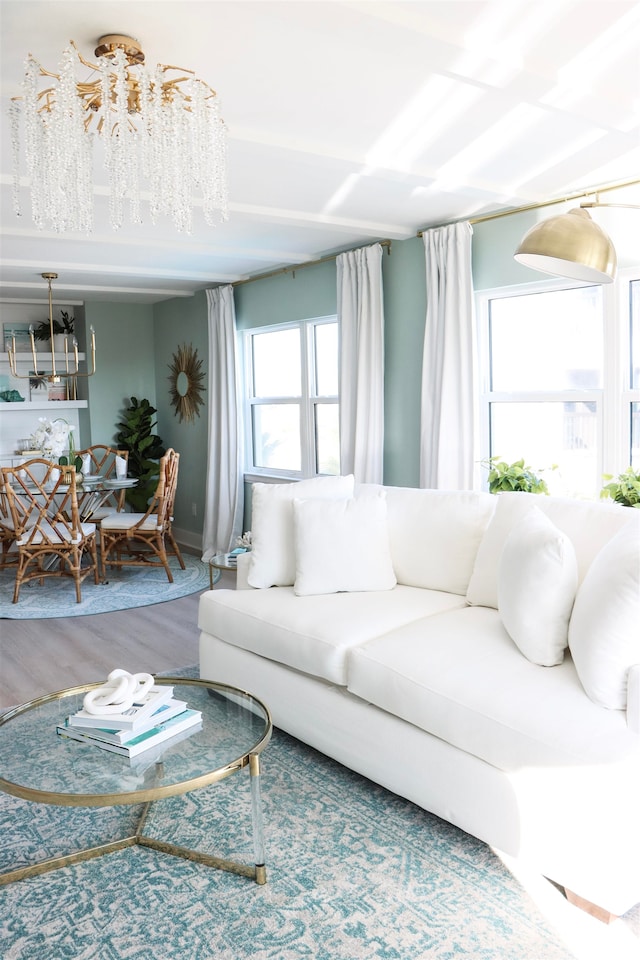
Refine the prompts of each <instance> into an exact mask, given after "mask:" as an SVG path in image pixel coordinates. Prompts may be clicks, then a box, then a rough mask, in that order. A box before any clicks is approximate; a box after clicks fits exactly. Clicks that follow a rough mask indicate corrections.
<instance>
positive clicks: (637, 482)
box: [600, 467, 640, 507]
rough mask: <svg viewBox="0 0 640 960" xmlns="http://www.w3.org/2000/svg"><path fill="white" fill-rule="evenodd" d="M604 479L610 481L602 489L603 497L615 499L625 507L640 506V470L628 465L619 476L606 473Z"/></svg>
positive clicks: (601, 494)
mask: <svg viewBox="0 0 640 960" xmlns="http://www.w3.org/2000/svg"><path fill="white" fill-rule="evenodd" d="M602 479H603V480H609V481H610V482H609V483H607V484H605V486H604V487H603V488H602V490H601V491H600V496H601V497H602V498H603V499H606V498H609V499H611V500H615V502H616V503H621V504H622V505H623V506H624V507H640V470H634V469H633V467H627V469H626V470H624V471H623V472H622V473H619V474H618V476H617V477H613V475H612V474H610V473H605V474H604V475H603V478H602Z"/></svg>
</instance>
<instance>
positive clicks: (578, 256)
mask: <svg viewBox="0 0 640 960" xmlns="http://www.w3.org/2000/svg"><path fill="white" fill-rule="evenodd" d="M514 258H515V259H516V260H517V261H518V263H522V264H523V265H524V266H525V267H531V268H532V269H533V270H540V271H541V272H542V273H550V274H551V275H552V276H554V277H567V278H569V279H570V280H583V281H586V282H587V283H611V282H612V281H613V280H614V278H615V275H616V266H617V257H616V251H615V248H614V246H613V243H612V242H611V240H610V238H609V236H608V235H607V234H606V233H605V231H604V230H603V229H602V227H600V226H599V225H598V224H597V223H595V222H594V221H593V220H592V219H591V217H590V216H589V214H588V213H587V211H586V210H583V209H582V207H579V208H577V209H575V210H569V212H568V213H562V214H560V215H559V216H557V217H550V218H549V219H548V220H543V221H542V222H541V223H537V224H536V225H535V226H534V227H532V228H531V230H529V231H528V233H526V234H525V236H524V237H523V239H522V241H521V243H520V246H519V247H518V249H517V250H516V252H515V254H514Z"/></svg>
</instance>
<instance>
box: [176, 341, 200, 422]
mask: <svg viewBox="0 0 640 960" xmlns="http://www.w3.org/2000/svg"><path fill="white" fill-rule="evenodd" d="M169 370H170V373H169V384H170V386H169V394H170V397H171V405H172V407H173V409H174V411H175V413H176V416H177V417H179V419H180V423H182V421H183V420H186V421H187V423H193V421H194V420H195V418H196V415H197V416H200V409H199V408H200V407H201V406H202V404H203V403H204V400H203V399H202V393H203V392H204V390H206V387H204V386H203V385H202V381H203V380H204V379H205V375H204V373H202V360H200V359H199V357H198V351H197V350H195V349H194V348H193V347H192V346H188V345H187V344H186V343H183V344H181V345H180V346H179V347H178V349H177V350H176V352H175V353H174V355H173V357H172V358H171V363H170V364H169Z"/></svg>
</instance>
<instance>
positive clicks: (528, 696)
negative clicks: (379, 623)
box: [347, 607, 640, 815]
mask: <svg viewBox="0 0 640 960" xmlns="http://www.w3.org/2000/svg"><path fill="white" fill-rule="evenodd" d="M347 685H348V689H349V690H350V691H351V692H352V693H354V694H355V695H357V696H358V697H361V698H362V699H363V700H366V701H368V702H369V703H373V704H375V705H376V706H378V707H381V708H382V709H383V710H386V711H388V712H389V713H392V714H395V715H397V716H398V717H401V718H403V719H404V720H407V721H408V722H409V723H412V724H414V725H415V726H417V727H420V728H421V729H423V730H426V731H428V732H429V733H432V734H434V735H435V736H436V737H439V738H440V739H441V740H444V741H446V742H447V743H450V744H452V745H453V746H455V747H459V748H460V749H461V750H464V751H466V752H467V753H470V754H472V755H474V756H476V757H479V758H480V759H482V760H485V761H486V762H487V763H490V764H493V765H494V766H496V767H498V768H499V769H501V770H509V771H518V772H521V773H522V775H526V771H527V769H528V768H530V767H544V768H549V767H553V766H562V765H565V764H566V765H573V766H576V765H577V766H580V765H585V764H586V765H587V766H589V765H590V764H594V763H595V764H597V763H606V764H611V763H615V762H616V761H617V760H621V761H622V760H625V759H628V758H629V757H633V758H637V760H638V762H640V737H637V736H635V735H634V734H633V733H632V732H631V731H629V730H628V729H627V726H626V721H625V715H624V713H622V712H621V711H609V710H603V709H602V707H599V706H597V705H596V704H594V703H593V702H592V701H591V700H590V699H589V698H588V697H587V696H586V694H585V692H584V690H583V689H582V685H581V683H580V681H579V679H578V676H577V674H576V671H575V667H574V666H573V662H572V660H571V657H570V656H567V657H565V660H564V662H563V663H562V664H561V665H560V666H558V667H555V668H554V669H553V670H548V669H546V668H545V667H540V666H538V665H537V664H534V663H531V662H530V661H529V660H527V659H526V657H523V656H522V655H521V654H520V652H519V651H518V649H517V648H516V647H515V646H514V644H513V643H512V642H511V640H510V638H509V637H508V635H507V632H506V630H505V629H504V627H503V626H502V623H501V622H500V616H499V614H498V612H497V610H492V609H489V608H486V607H466V608H465V609H457V610H451V611H449V612H447V613H443V614H440V615H438V616H433V617H429V618H426V619H424V620H419V621H414V622H413V623H410V624H408V625H406V626H404V627H401V628H399V629H397V630H394V631H392V632H391V633H388V634H386V635H384V636H379V637H377V638H375V639H373V640H370V641H368V642H367V643H365V644H363V645H361V646H359V647H357V648H356V649H354V650H353V651H352V652H351V655H350V657H349V672H348V684H347ZM435 775H437V774H435ZM559 815H560V813H559Z"/></svg>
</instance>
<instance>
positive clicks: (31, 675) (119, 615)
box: [0, 573, 235, 710]
mask: <svg viewBox="0 0 640 960" xmlns="http://www.w3.org/2000/svg"><path fill="white" fill-rule="evenodd" d="M234 579H235V574H229V573H225V574H223V579H222V580H221V581H220V582H219V584H218V588H220V587H222V586H225V587H233V586H234ZM199 596H200V595H199V594H198V593H194V594H192V595H191V596H188V597H181V598H180V599H178V600H170V601H168V602H167V603H158V604H155V605H153V606H148V607H138V608H136V609H134V610H120V611H117V612H115V613H100V614H96V615H95V616H90V617H69V618H68V619H64V618H60V619H55V620H54V619H52V620H0V710H4V709H6V708H7V707H11V706H14V705H15V704H18V703H24V702H25V701H26V700H32V699H33V698H34V697H38V696H42V695H43V694H45V693H51V692H52V691H54V690H62V689H63V688H64V687H72V686H74V685H75V684H78V683H91V682H92V681H94V680H104V679H106V677H107V675H108V674H109V673H110V672H111V670H114V669H115V668H116V667H120V668H122V669H124V670H128V671H129V672H130V673H137V672H139V671H144V672H147V673H160V672H166V671H170V670H175V669H177V668H179V667H186V666H189V665H190V664H194V663H197V662H198V637H199V633H198V626H197V620H198V600H199Z"/></svg>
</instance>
